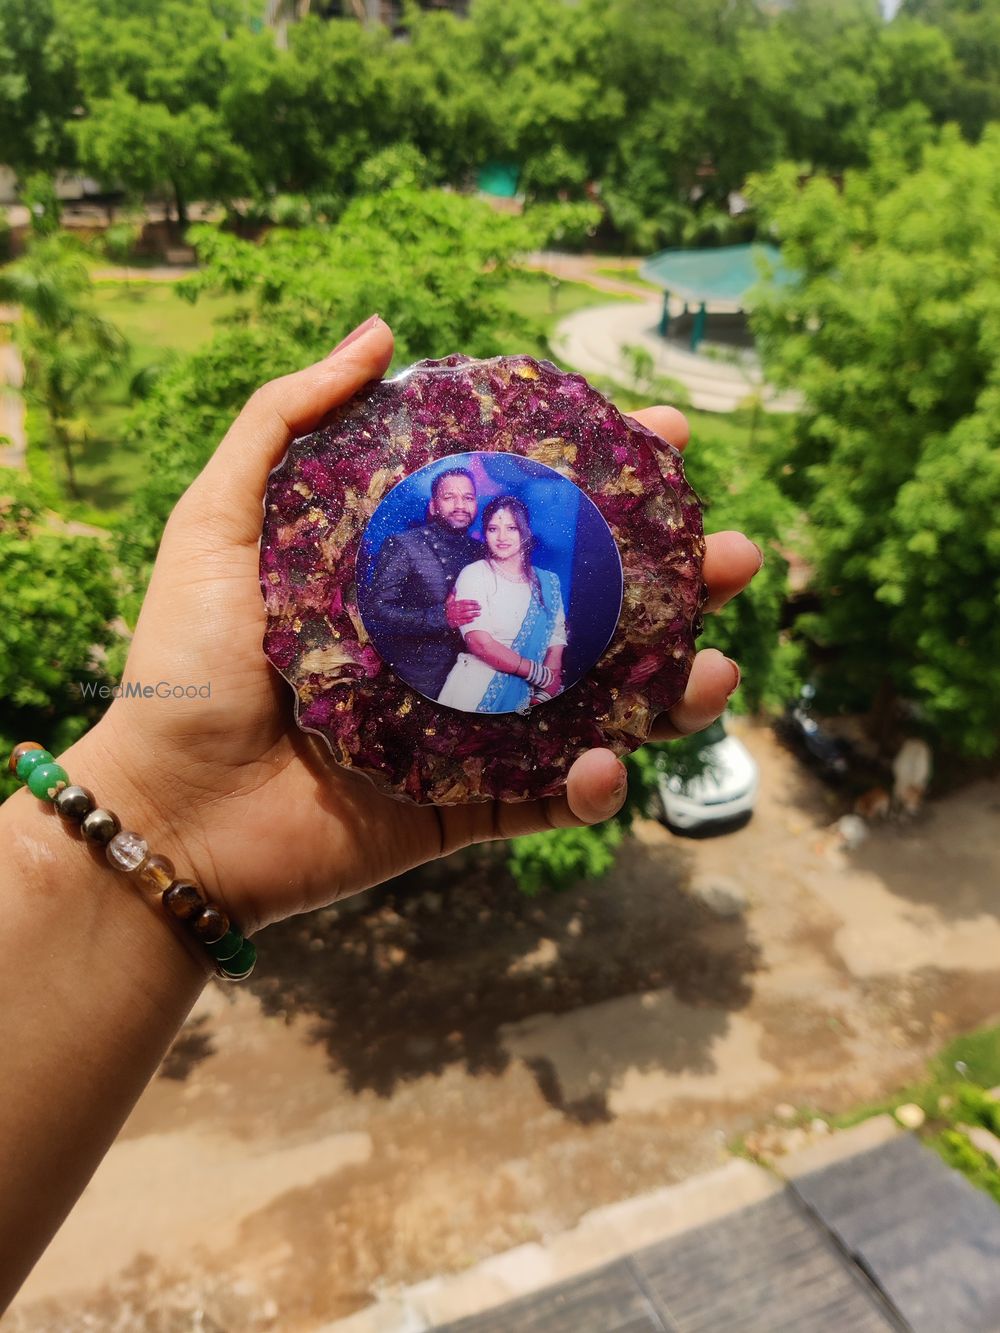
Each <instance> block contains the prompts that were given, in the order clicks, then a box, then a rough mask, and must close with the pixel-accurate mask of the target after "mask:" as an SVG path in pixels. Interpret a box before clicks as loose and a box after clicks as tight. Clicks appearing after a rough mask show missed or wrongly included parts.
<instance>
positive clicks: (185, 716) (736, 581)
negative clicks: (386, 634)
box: [81, 320, 760, 933]
mask: <svg viewBox="0 0 1000 1333" xmlns="http://www.w3.org/2000/svg"><path fill="white" fill-rule="evenodd" d="M391 357H392V335H391V333H390V332H389V329H388V328H387V327H386V325H385V324H384V323H382V322H381V321H378V320H376V321H374V322H372V321H369V323H368V324H367V325H366V326H362V330H361V331H360V332H359V331H356V332H355V335H353V336H352V339H351V340H349V341H348V342H347V343H346V345H345V344H342V345H341V349H338V350H337V351H335V352H334V353H331V355H330V356H328V357H327V358H325V359H324V360H323V361H320V362H319V363H317V364H316V365H314V366H311V367H309V368H308V369H306V370H302V371H299V372H297V373H295V374H293V375H288V376H285V377H284V378H282V379H278V380H274V381H272V382H271V383H270V384H267V385H265V386H264V387H263V388H262V389H260V390H258V392H257V393H256V394H254V396H253V397H252V398H251V400H250V401H249V403H248V404H247V406H246V407H245V408H244V410H243V412H242V413H241V414H240V416H239V418H238V419H237V420H236V422H235V423H234V424H233V426H232V428H231V429H230V431H229V432H228V434H227V435H226V437H225V439H224V440H223V441H222V443H221V444H220V445H219V447H218V449H217V450H216V452H215V454H214V455H213V456H212V458H211V459H210V460H209V462H208V464H207V465H206V467H205V468H204V469H203V471H202V472H201V474H200V475H199V476H198V477H197V478H196V479H195V481H194V482H193V483H192V484H191V486H190V487H189V488H188V490H187V491H186V492H185V493H184V495H183V496H182V497H181V499H180V500H179V501H178V503H177V505H176V507H175V509H174V511H173V513H172V514H171V516H170V520H169V522H168V524H167V526H166V529H165V531H164V536H163V541H162V544H161V547H160V551H159V554H158V557H157V561H156V565H155V568H154V571H153V576H152V579H151V581H150V585H149V589H148V592H147V595H146V599H145V601H144V603H143V607H142V612H141V615H140V617H139V621H138V624H137V626H136V631H135V635H134V638H133V642H132V645H131V649H130V652H129V657H128V663H127V666H126V671H125V679H126V680H129V681H141V682H142V683H144V684H145V683H147V682H148V683H153V684H155V683H156V682H158V681H165V682H167V683H168V684H170V685H198V686H205V685H208V686H209V697H207V698H173V697H169V698H162V699H161V698H157V697H154V698H151V699H136V698H128V699H125V698H121V699H116V700H115V702H114V703H113V704H112V706H111V708H110V709H109V710H108V712H107V714H106V715H105V717H104V718H103V719H102V721H101V723H100V724H99V725H98V727H97V728H95V730H94V732H92V733H91V734H90V736H89V737H88V738H85V741H87V742H89V744H90V746H91V748H94V747H96V748H97V750H98V751H99V752H100V754H101V756H102V759H103V760H104V762H105V763H106V762H109V761H111V760H113V762H114V764H115V768H116V774H117V775H118V778H119V782H120V786H121V789H122V790H123V791H124V792H125V793H126V794H130V795H131V796H132V797H133V804H134V805H136V806H138V807H139V809H140V811H141V816H142V817H143V818H145V819H146V820H147V824H146V826H140V825H139V824H138V822H137V821H132V823H133V826H134V827H137V828H139V831H140V832H143V833H146V834H147V836H149V839H150V842H151V844H152V846H153V850H155V851H159V852H161V853H164V854H166V855H168V856H170V857H171V859H172V860H173V861H174V862H175V864H176V867H177V871H178V874H182V875H189V876H191V877H192V878H194V879H197V880H198V881H199V882H200V883H201V884H202V886H203V887H204V889H205V891H206V893H207V895H208V896H209V897H210V898H213V899H215V900H216V901H219V902H221V903H223V904H224V905H225V906H226V907H227V908H228V910H229V911H230V912H231V913H232V914H233V916H234V917H235V919H236V920H237V921H239V922H240V923H241V925H242V927H243V929H244V931H246V932H248V933H249V932H252V931H253V930H255V929H257V928H258V927H259V926H262V925H265V924H267V923H268V922H272V921H277V920H281V919H283V918H284V917H287V916H291V915H293V914H294V913H296V912H300V911H306V910H309V909H311V908H315V907H319V906H321V905H323V904H326V903H328V902H331V901H333V900H334V899H335V898H338V897H341V896H343V895H345V894H347V893H351V892H353V891H355V890H358V889H361V888H365V887H367V886H369V885H371V884H375V883H378V882H380V881H381V880H384V879H387V878H389V877H390V876H392V875H395V874H398V873H400V872H401V871H403V870H405V869H407V868H409V867H411V866H414V865H418V864H420V863H421V862H424V861H427V860H430V859H432V858H433V857H436V856H439V855H442V854H445V853H447V852H450V851H453V850H454V849H456V848H458V847H461V846H465V845H467V844H469V843H471V842H478V841H483V840H486V839H489V838H497V837H502V838H507V837H515V836H517V835H519V834H522V833H528V832H532V831H535V830H539V829H545V828H550V827H560V826H566V825H570V824H579V823H593V822H596V821H598V820H601V819H606V818H608V817H609V816H610V815H612V814H614V813H615V811H616V810H617V809H618V807H619V806H620V804H621V802H622V800H623V798H624V769H623V767H622V765H621V763H620V762H619V760H618V759H617V758H616V757H615V756H614V755H613V754H612V753H611V751H610V750H592V751H590V752H588V753H587V754H585V755H583V756H581V758H579V759H578V760H577V761H576V763H575V764H574V765H573V767H572V769H571V771H570V774H569V781H568V784H567V790H566V794H565V796H562V797H558V798H556V797H551V798H548V799H547V800H543V801H533V802H527V803H524V804H511V805H504V804H500V803H487V804H483V803H479V804H474V805H466V806H450V807H426V806H414V805H410V804H408V803H404V802H402V801H398V800H395V799H393V798H392V797H388V796H384V795H382V794H380V793H379V792H377V791H376V789H375V788H374V787H373V786H372V785H371V783H369V782H368V781H367V780H366V779H365V778H363V777H361V776H359V775H357V774H354V773H350V772H347V771H345V770H344V769H342V768H340V767H339V766H338V765H336V764H335V763H334V762H333V760H332V759H331V757H330V755H329V753H328V751H327V750H326V747H325V746H324V745H323V743H322V741H319V740H317V739H316V738H313V737H311V736H308V735H306V734H305V733H303V732H301V731H300V730H299V729H298V728H297V727H296V725H295V723H294V712H293V706H292V694H291V690H290V688H289V686H288V685H287V684H286V682H285V681H284V680H283V679H281V678H280V677H279V676H278V674H277V672H276V671H275V670H274V669H273V668H272V667H271V666H270V664H269V663H268V662H267V660H266V658H265V657H264V654H263V650H262V646H261V644H262V639H263V634H264V627H265V619H266V617H265V610H264V603H263V599H262V597H261V593H260V585H259V580H258V539H259V536H260V529H261V522H262V501H263V495H264V488H265V485H266V482H267V476H268V473H269V471H270V470H271V468H273V467H274V466H275V465H276V464H277V463H278V462H279V461H280V460H281V458H282V456H283V454H284V452H285V450H286V448H287V447H288V444H289V442H290V441H291V439H292V438H293V437H294V436H296V435H301V434H304V433H306V432H307V431H309V430H310V429H312V428H314V427H315V426H316V425H317V423H318V422H319V421H320V420H321V419H322V417H323V416H324V415H325V414H326V413H328V412H329V411H330V409H331V408H333V407H335V406H336V405H337V404H338V403H341V402H344V401H345V400H346V399H348V398H349V397H350V396H351V395H352V394H353V393H354V392H356V390H357V389H359V388H360V387H361V386H362V385H363V384H365V383H367V382H368V381H369V380H372V379H377V378H378V377H380V376H381V375H382V374H383V373H384V372H385V370H386V368H387V366H388V364H389V361H390V360H391ZM636 416H637V418H638V419H639V420H640V421H642V422H643V423H644V424H645V425H646V426H648V427H650V428H651V429H653V430H654V431H656V432H657V433H658V434H660V435H661V436H662V437H663V438H665V439H670V440H671V441H672V443H674V444H675V445H678V446H683V445H684V443H686V439H687V426H686V423H685V422H684V419H683V417H682V416H681V415H680V413H678V412H676V411H674V410H673V409H671V408H649V409H647V410H646V411H644V412H638V413H636ZM759 565H760V553H759V551H758V550H757V548H756V547H755V546H754V545H753V544H752V543H751V542H749V541H748V540H747V539H746V538H745V537H742V536H741V535H740V534H738V533H721V534H716V535H714V536H713V537H710V538H709V542H708V552H707V555H706V566H705V577H706V581H707V582H708V584H709V589H710V598H711V600H710V603H709V605H710V607H716V606H718V605H721V604H722V603H723V602H724V601H726V600H727V599H728V598H729V597H731V596H732V595H733V594H734V593H736V592H737V591H739V590H740V588H742V587H743V586H745V584H746V583H747V582H749V580H750V578H751V577H752V576H753V574H754V573H755V572H756V570H757V569H758V567H759ZM738 678H739V677H738V672H737V671H736V669H735V667H734V664H733V663H731V662H728V661H727V660H726V659H725V658H724V657H722V655H721V654H719V653H717V652H715V651H714V650H708V651H705V652H702V653H699V654H698V657H697V659H696V662H695V668H694V670H693V672H692V675H691V679H690V682H689V684H688V688H687V692H686V694H685V697H684V699H683V700H682V701H681V703H679V704H678V705H677V707H676V708H675V709H674V710H673V711H672V712H671V714H670V716H669V718H667V719H663V720H662V722H661V725H660V727H659V730H658V733H657V734H658V735H660V736H664V737H666V736H670V735H678V734H681V733H685V732H690V731H695V730H698V729H700V728H701V727H703V726H707V725H708V723H709V722H711V721H712V720H713V719H714V718H715V717H717V716H718V714H719V713H720V712H721V711H722V710H723V708H724V707H725V703H726V699H727V697H728V695H729V694H730V693H731V692H732V690H733V689H734V688H735V685H736V683H737V682H738ZM81 744H83V742H81ZM101 771H102V768H101V765H99V764H95V768H94V772H95V783H99V781H100V772H101ZM103 771H107V770H106V768H105V769H104V770H103ZM122 799H126V797H123V798H122ZM119 813H120V814H121V815H122V817H123V818H124V819H125V822H126V823H129V822H130V816H131V811H130V810H126V809H122V810H120V811H119Z"/></svg>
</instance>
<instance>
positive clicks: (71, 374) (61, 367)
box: [0, 235, 127, 496]
mask: <svg viewBox="0 0 1000 1333" xmlns="http://www.w3.org/2000/svg"><path fill="white" fill-rule="evenodd" d="M0 302H3V303H6V304H8V305H10V306H13V307H15V312H14V316H13V323H12V325H11V328H12V331H13V335H14V339H15V341H16V343H17V345H18V348H19V350H20V352H21V356H22V359H23V361H24V371H25V380H24V392H25V396H26V397H27V398H28V400H29V401H30V402H34V403H37V404H38V406H39V407H41V408H42V410H43V411H44V413H45V417H46V423H47V426H48V433H49V439H50V442H51V443H52V444H53V445H54V447H55V448H56V450H57V453H58V454H59V457H60V459H61V461H62V464H63V466H64V467H65V470H66V481H67V484H68V487H69V490H70V493H71V494H72V495H73V496H77V495H78V494H79V492H78V488H77V483H76V470H75V453H76V448H75V439H76V435H77V433H78V429H79V423H78V419H79V416H80V413H81V411H82V410H83V409H84V407H85V406H86V405H88V404H89V403H91V402H92V401H93V399H94V397H95V396H96V394H97V393H98V392H99V391H100V389H101V387H102V386H103V385H104V384H106V383H107V381H108V379H109V378H110V377H112V376H113V375H115V374H117V373H118V372H119V371H120V370H121V369H122V367H123V365H124V362H125V360H126V356H127V344H126V342H125V339H124V337H123V336H122V334H121V333H120V331H119V330H118V329H117V328H116V327H115V326H114V325H113V324H110V323H109V322H108V321H107V320H104V319H102V318H101V317H100V316H99V315H98V314H97V312H96V310H95V309H94V307H93V301H92V295H91V283H90V275H89V274H88V272H87V267H86V264H85V263H84V261H83V257H82V254H81V252H80V250H79V248H78V247H77V246H76V244H75V243H74V242H73V241H71V240H69V239H67V238H66V237H63V236H61V235H56V236H50V237H46V238H43V239H39V240H36V241H35V242H34V244H33V245H32V246H31V248H30V249H29V251H28V253H27V254H26V255H25V257H24V258H23V259H20V260H18V261H17V262H16V263H14V264H11V265H10V266H8V267H7V268H5V269H3V270H2V271H0Z"/></svg>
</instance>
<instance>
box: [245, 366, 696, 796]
mask: <svg viewBox="0 0 1000 1333" xmlns="http://www.w3.org/2000/svg"><path fill="white" fill-rule="evenodd" d="M477 451H482V452H504V453H514V454H520V455H523V456H524V457H527V458H532V459H535V460H537V461H538V462H540V463H546V464H548V465H549V466H550V467H555V468H558V469H559V470H560V471H561V472H562V473H563V474H564V475H566V476H568V477H569V478H570V479H571V480H572V481H573V482H575V483H576V485H577V486H579V487H580V488H581V489H582V490H583V491H584V492H585V493H586V494H587V495H589V496H590V498H591V499H592V500H593V502H594V504H595V505H596V506H597V508H598V509H599V510H600V512H601V514H602V515H603V516H604V519H605V520H606V522H607V523H608V525H609V526H610V528H611V531H612V534H613V536H614V539H615V541H616V542H617V545H618V549H619V553H620V555H621V560H622V571H623V576H624V600H623V604H622V612H621V617H620V619H619V622H618V628H617V630H616V631H615V634H614V637H613V639H612V640H611V643H610V645H609V646H608V648H607V650H606V652H605V653H604V655H603V656H602V657H601V659H600V661H599V662H598V663H597V665H596V666H594V667H593V668H592V669H591V670H590V671H589V672H588V673H587V674H586V675H585V676H584V677H583V679H581V680H579V681H578V682H577V683H576V684H575V685H573V686H572V687H571V688H569V689H567V690H566V691H565V693H563V694H560V695H558V696H557V697H556V698H555V699H553V700H552V701H551V702H549V703H546V704H543V705H541V706H540V707H537V708H534V709H532V710H531V712H530V713H528V714H526V715H523V716H522V715H520V714H512V713H505V714H499V715H490V714H473V713H461V712H457V711H455V710H453V709H450V708H445V707H442V706H441V705H439V704H436V703H434V702H432V701H431V700H429V699H427V698H425V697H424V696H423V695H421V694H418V693H417V692H416V691H415V690H413V689H411V688H410V687H409V686H408V685H407V684H406V683H405V682H404V681H403V680H402V679H401V678H400V677H399V676H397V675H396V673H395V672H394V671H392V670H391V669H390V668H389V667H388V666H387V665H385V664H384V663H383V662H382V661H381V659H380V658H379V656H378V654H377V653H376V652H375V649H374V648H373V647H372V645H371V643H370V641H369V639H368V635H367V633H366V632H365V628H364V625H363V624H362V621H361V617H360V615H359V613H358V608H357V588H356V584H355V561H356V558H357V553H358V546H359V543H360V541H361V538H362V534H363V533H364V530H365V526H366V524H367V522H368V520H369V518H370V517H371V515H372V513H373V512H374V510H375V509H376V507H377V506H378V504H379V502H380V501H381V500H382V498H383V496H384V495H385V494H386V492H387V491H388V490H389V489H390V488H391V487H392V486H394V485H395V484H396V483H397V482H398V481H400V480H401V479H402V478H403V477H405V476H408V475H409V474H410V473H412V472H414V471H415V470H416V469H417V468H419V467H422V466H423V465H424V464H425V463H427V462H429V461H431V460H434V459H441V458H446V457H448V456H450V455H453V454H460V453H467V452H477ZM703 554H704V538H703V535H702V519H701V506H700V504H699V501H698V497H697V496H696V495H695V493H694V491H693V490H692V489H691V487H690V486H689V485H688V483H687V481H686V480H685V478H684V471H683V467H682V464H681V456H680V454H679V453H678V452H677V451H676V450H675V449H673V448H672V447H671V446H670V445H667V444H664V442H663V441H662V440H661V439H659V437H658V436H656V435H654V434H653V433H652V432H651V431H649V430H647V429H646V428H645V427H643V426H640V425H639V424H638V423H637V422H635V421H633V420H631V419H630V418H627V417H623V416H622V415H621V413H620V412H619V411H618V410H617V408H615V407H614V406H613V405H612V404H610V403H609V402H608V401H607V399H605V398H604V397H603V395H601V394H600V393H598V392H597V391H596V390H595V389H593V388H591V387H590V385H589V384H588V383H587V382H586V380H585V379H584V378H583V377H582V376H581V375H570V374H566V373H565V372H563V371H561V370H558V369H557V368H556V367H555V366H553V365H552V364H550V363H549V362H547V361H535V360H534V359H533V358H532V357H528V356H513V357H494V358H493V359H491V360H485V361H477V360H473V359H472V358H469V357H465V356H449V357H446V358H444V359H443V360H440V361H422V362H420V363H419V364H417V365H416V366H414V367H412V368H411V369H410V370H408V371H406V372H404V373H403V374H402V375H400V376H397V377H396V378H395V379H392V380H385V381H381V382H376V383H373V384H369V385H368V386H366V387H365V388H364V389H363V390H362V391H361V392H360V393H359V394H357V395H356V396H355V397H354V398H353V399H352V400H351V401H350V402H349V403H347V404H345V405H344V406H343V407H341V408H339V409H338V410H337V411H336V412H335V413H334V414H333V415H332V417H331V418H330V419H329V421H328V423H327V424H326V425H324V426H323V427H322V429H320V430H318V431H316V432H314V433H313V434H312V435H308V436H305V437H304V438H302V439H299V440H296V441H294V443H293V444H292V445H291V447H290V448H289V450H288V453H287V454H286V456H285V458H284V460H283V461H282V463H281V464H280V465H279V466H278V467H277V468H275V469H274V471H273V472H272V473H271V477H270V479H269V481H268V486H267V493H266V495H265V497H264V529H263V536H262V539H261V561H260V576H261V588H262V590H263V593H264V599H265V602H266V605H267V613H268V621H267V633H266V635H265V639H264V651H265V653H266V654H267V656H268V658H269V660H270V661H271V662H272V663H273V665H274V666H275V667H276V668H277V670H278V671H280V673H281V674H282V675H283V676H284V677H285V679H286V680H288V682H289V683H290V684H291V685H292V687H293V688H294V690H295V695H296V718H297V720H298V723H299V725H300V726H301V727H302V728H303V729H304V730H306V731H311V732H316V733H318V734H319V735H321V736H323V737H324V739H325V740H326V741H327V743H328V744H329V746H330V749H331V751H332V753H333V755H334V757H335V758H336V759H337V760H338V761H339V762H340V763H341V764H344V765H345V766H347V767H350V768H355V769H359V770H360V771H361V772H363V773H366V774H367V775H368V776H369V777H371V778H372V779H373V780H374V781H375V782H376V783H377V784H378V785H379V786H380V787H381V788H382V789H383V790H385V791H388V792H391V793H394V794H396V795H399V796H403V797H407V798H409V799H410V800H412V801H417V802H421V803H427V802H435V803H437V804H443V805H446V804H453V803H457V802H460V801H470V800H471V801H475V800H487V799H491V798H496V799H499V800H504V801H520V800H527V799H530V798H534V797H538V796H550V795H554V794H556V793H558V792H560V791H561V790H562V789H563V787H564V785H565V781H566V773H567V770H568V769H569V766H570V765H571V764H572V762H573V760H574V759H576V758H577V757H578V756H579V755H580V754H582V753H583V751H584V750H587V749H590V748H591V747H593V746H595V745H602V746H607V747H608V748H610V749H611V750H613V751H614V752H615V753H616V754H618V755H623V754H627V753H628V752H629V751H631V750H634V749H636V748H637V747H638V746H639V745H642V743H643V742H644V741H645V740H646V739H647V738H648V736H649V729H650V726H651V723H652V721H653V719H654V718H655V717H656V716H657V714H659V713H662V712H665V711H666V710H667V709H669V708H671V707H672V706H673V705H674V704H675V703H676V702H677V701H678V700H679V699H680V697H681V695H682V694H683V692H684V686H685V684H686V683H687V678H688V674H689V672H690V670H691V663H692V661H693V658H694V650H695V649H694V641H695V636H696V635H697V633H698V631H699V629H700V619H701V610H702V607H703V605H704V584H703V582H702V557H703Z"/></svg>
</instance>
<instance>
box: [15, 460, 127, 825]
mask: <svg viewBox="0 0 1000 1333" xmlns="http://www.w3.org/2000/svg"><path fill="white" fill-rule="evenodd" d="M0 601H2V603H3V607H4V615H3V617H2V618H0V701H2V702H0V749H3V750H5V751H9V750H10V748H11V747H12V746H13V745H15V744H16V743H17V742H18V741H22V740H25V739H27V738H30V739H32V740H39V741H41V742H42V744H43V745H48V746H49V748H51V749H52V750H53V752H54V753H58V752H59V750H61V749H64V748H65V747H66V746H68V745H70V744H72V742H73V741H74V740H76V739H77V737H78V736H80V735H81V734H82V732H83V731H85V730H86V729H87V727H88V726H89V725H90V723H91V722H93V721H95V720H96V719H97V717H99V716H100V714H101V713H102V712H103V710H104V707H105V706H106V704H105V703H104V702H102V701H101V700H100V698H99V697H97V698H95V699H93V701H90V702H88V699H87V695H86V693H85V692H84V689H85V688H99V687H100V686H102V685H107V684H109V683H110V682H109V677H108V674H107V661H106V658H107V654H108V653H109V651H112V652H113V649H114V648H115V646H116V645H117V644H118V634H117V632H116V631H115V629H114V628H113V622H114V619H115V617H116V614H117V610H118V607H117V597H116V591H115V584H114V578H113V573H112V565H111V557H110V552H109V551H108V550H107V549H106V544H105V543H103V542H101V541H99V540H95V539H93V538H90V537H73V536H69V535H68V534H65V533H63V532H60V531H57V530H54V529H53V528H51V527H50V526H49V521H48V520H47V518H46V515H45V513H44V511H43V507H42V504H41V501H40V499H39V497H38V495H37V494H36V493H35V492H34V490H33V488H32V487H31V484H30V483H29V482H28V481H27V479H26V478H25V477H24V476H23V475H22V474H21V473H19V472H15V471H13V470H11V469H9V468H3V469H0ZM82 687H83V688H82ZM17 785H18V784H17V783H16V782H15V780H14V779H13V778H11V777H10V775H9V774H8V773H7V771H6V765H4V766H3V771H2V772H0V799H3V798H4V797H6V796H9V795H10V794H11V792H12V791H13V790H14V788H15V787H16V786H17Z"/></svg>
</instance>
